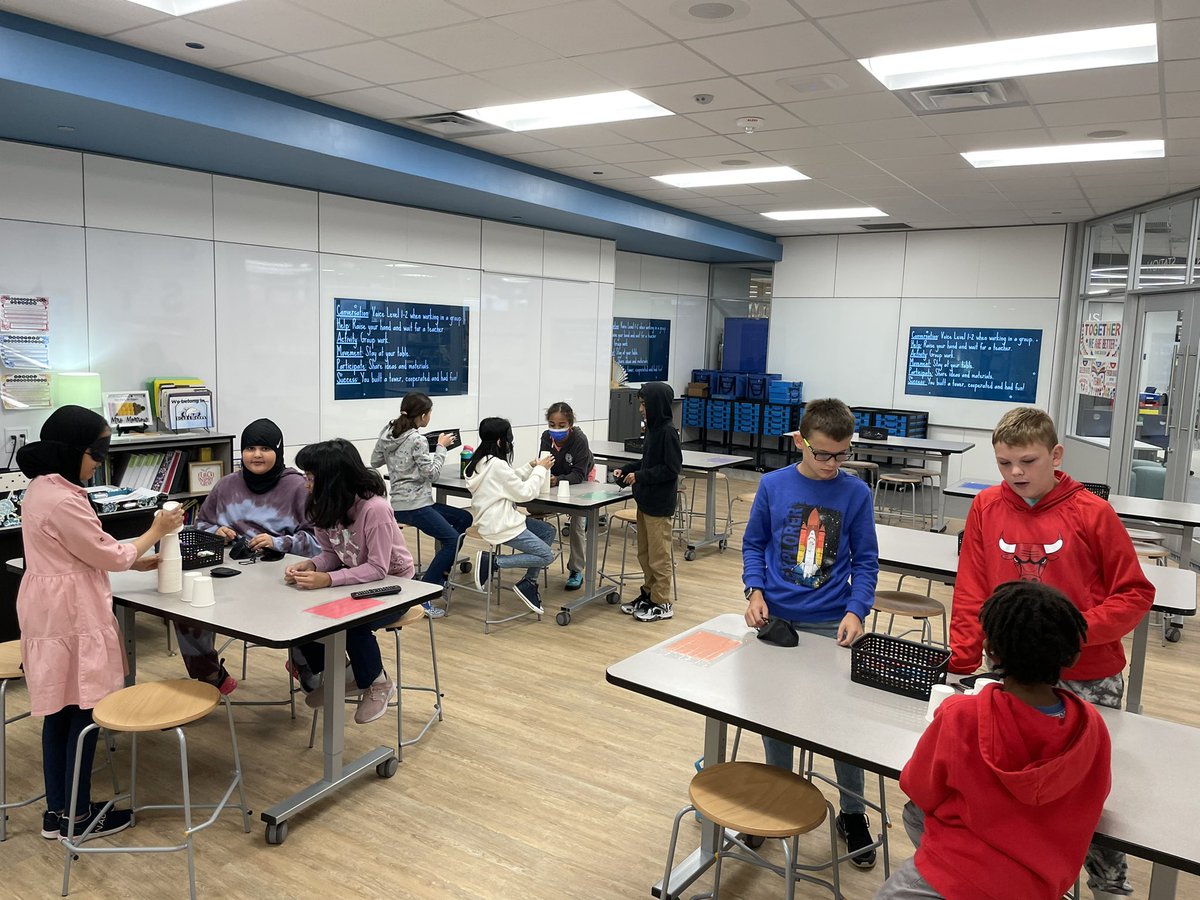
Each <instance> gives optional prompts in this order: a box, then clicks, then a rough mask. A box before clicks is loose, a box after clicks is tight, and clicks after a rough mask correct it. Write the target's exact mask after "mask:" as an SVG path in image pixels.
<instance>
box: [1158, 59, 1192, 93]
mask: <svg viewBox="0 0 1200 900" xmlns="http://www.w3.org/2000/svg"><path fill="white" fill-rule="evenodd" d="M1163 68H1164V70H1165V71H1166V77H1165V78H1164V79H1163V81H1164V85H1165V87H1166V89H1167V90H1168V91H1194V90H1195V89H1196V85H1198V84H1200V59H1185V60H1180V61H1178V62H1168V63H1164V64H1163Z"/></svg>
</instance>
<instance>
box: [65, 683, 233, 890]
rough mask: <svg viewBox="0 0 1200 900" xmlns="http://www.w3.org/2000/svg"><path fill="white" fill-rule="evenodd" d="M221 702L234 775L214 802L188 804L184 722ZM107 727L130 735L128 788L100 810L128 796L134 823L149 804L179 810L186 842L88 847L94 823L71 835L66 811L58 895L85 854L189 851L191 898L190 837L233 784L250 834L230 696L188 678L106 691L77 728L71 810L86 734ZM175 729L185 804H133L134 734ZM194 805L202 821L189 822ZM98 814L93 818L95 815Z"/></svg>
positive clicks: (75, 801) (222, 805)
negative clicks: (202, 812) (204, 811)
mask: <svg viewBox="0 0 1200 900" xmlns="http://www.w3.org/2000/svg"><path fill="white" fill-rule="evenodd" d="M221 703H223V704H224V706H225V716H226V718H227V719H228V721H229V742H230V744H231V746H232V748H233V780H232V781H230V783H229V787H228V788H226V790H225V794H224V796H222V798H221V800H220V801H219V802H217V803H192V793H191V786H190V784H189V780H188V756H187V739H186V738H185V737H184V734H183V726H184V725H188V724H190V723H192V722H198V721H200V720H201V719H203V718H205V717H206V716H208V714H209V713H211V712H212V711H213V710H214V709H216V708H217V705H218V704H221ZM98 728H105V729H107V730H108V731H123V732H126V733H128V734H129V735H130V737H131V750H130V777H129V793H128V794H124V795H122V796H120V797H115V798H113V799H112V800H109V801H108V802H107V803H105V804H104V807H103V812H108V810H110V809H112V807H113V805H114V804H115V803H117V802H118V801H119V800H124V799H125V798H126V797H128V799H129V805H130V809H131V811H132V817H133V818H132V822H133V823H134V824H136V822H137V814H138V813H139V812H140V811H142V810H147V809H182V810H183V822H184V832H183V833H184V837H185V840H184V843H182V844H176V845H174V846H169V845H163V846H153V847H89V846H86V843H85V842H86V841H87V840H88V835H89V833H90V831H91V830H92V828H93V827H94V826H95V822H93V823H92V825H89V826H88V829H87V831H84V832H83V834H78V835H77V834H75V822H74V820H73V818H72V817H71V816H70V815H68V816H67V818H66V821H67V837H66V838H64V839H63V842H62V843H63V847H64V848H65V849H66V862H65V863H64V866H63V886H62V895H63V896H64V897H65V896H67V891H68V888H69V887H70V880H71V863H72V861H73V860H74V859H75V858H76V857H77V856H80V855H82V854H84V853H126V852H128V853H173V852H175V851H179V850H184V851H187V858H188V884H189V886H190V888H191V897H192V900H195V897H196V857H195V848H194V846H193V842H192V837H193V835H195V834H196V833H197V832H199V831H203V830H204V829H205V828H207V827H208V826H210V825H212V824H213V823H214V822H215V821H216V820H217V817H218V816H219V815H220V814H221V813H222V812H223V811H224V809H225V807H226V806H227V805H228V804H229V799H230V797H231V796H232V795H233V791H234V789H235V788H236V789H237V792H238V799H239V801H240V802H239V803H238V804H237V805H236V806H235V808H236V809H239V810H241V813H242V826H243V829H244V830H245V832H246V833H247V834H249V833H250V809H249V808H248V807H247V806H246V791H245V789H244V787H243V786H242V763H241V758H240V757H239V755H238V746H237V732H236V731H234V727H233V707H232V706H231V705H230V703H229V698H228V697H223V696H221V692H220V691H218V690H217V689H216V688H215V687H213V686H212V685H211V684H205V683H204V682H202V681H192V680H191V679H181V680H178V681H156V682H150V683H147V684H135V685H133V686H132V687H127V688H124V689H123V690H119V691H117V692H116V693H113V694H109V695H108V696H107V697H105V698H104V699H103V700H101V701H100V702H99V703H97V704H96V706H95V708H94V709H93V710H92V724H91V725H88V726H87V727H86V728H84V729H83V731H82V732H80V735H79V741H78V743H77V744H76V747H75V777H74V779H73V780H72V783H71V803H70V805H69V806H68V807H67V809H69V810H75V809H78V808H79V766H80V763H81V760H82V753H83V744H84V738H85V737H86V736H87V734H88V732H89V731H93V730H96V729H98ZM168 729H171V730H174V732H175V736H176V738H177V739H178V741H179V770H180V776H181V780H182V782H183V803H171V804H152V805H151V804H145V805H142V806H138V805H137V738H138V735H139V734H140V733H142V732H146V731H166V730H168ZM193 809H211V810H213V814H212V815H211V816H209V818H208V819H207V821H205V822H203V823H201V824H200V825H196V826H193V825H192V810H193ZM98 819H99V817H97V820H98Z"/></svg>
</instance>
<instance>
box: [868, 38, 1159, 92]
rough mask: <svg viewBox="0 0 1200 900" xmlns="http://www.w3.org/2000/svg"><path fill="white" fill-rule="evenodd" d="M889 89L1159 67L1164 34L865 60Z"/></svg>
mask: <svg viewBox="0 0 1200 900" xmlns="http://www.w3.org/2000/svg"><path fill="white" fill-rule="evenodd" d="M859 62H860V63H862V65H863V66H864V67H865V68H866V70H867V71H868V72H870V73H871V74H872V75H874V76H875V77H876V78H878V79H879V80H880V81H881V82H883V84H884V86H885V87H887V88H888V90H892V91H898V90H904V89H906V88H915V87H928V86H930V85H942V84H961V83H963V82H968V81H986V80H987V79H989V78H1010V77H1013V76H1017V75H1038V74H1042V73H1045V72H1072V71H1075V70H1078V69H1103V68H1106V67H1108V66H1131V65H1135V64H1137V63H1151V62H1158V30H1157V26H1155V25H1154V24H1153V23H1150V24H1148V25H1123V26H1121V27H1119V28H1096V29H1093V30H1091V31H1067V32H1063V33H1062V34H1041V35H1038V36H1036V37H1027V38H1016V39H1015V40H1009V41H989V42H987V43H985V44H962V45H960V46H958V47H942V48H940V49H938V50H918V51H915V52H912V53H894V54H891V55H889V56H872V57H869V58H868V59H860V60H859Z"/></svg>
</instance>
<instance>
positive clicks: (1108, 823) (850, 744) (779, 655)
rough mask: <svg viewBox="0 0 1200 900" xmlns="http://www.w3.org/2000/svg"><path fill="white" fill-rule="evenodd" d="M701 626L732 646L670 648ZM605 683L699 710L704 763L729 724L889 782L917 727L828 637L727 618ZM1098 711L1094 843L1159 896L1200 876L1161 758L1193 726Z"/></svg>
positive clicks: (1192, 784)
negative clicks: (759, 630) (1107, 783)
mask: <svg viewBox="0 0 1200 900" xmlns="http://www.w3.org/2000/svg"><path fill="white" fill-rule="evenodd" d="M700 632H703V633H704V634H702V635H701V637H703V638H709V637H711V638H713V639H715V640H716V642H718V643H720V644H725V645H726V646H727V647H729V648H730V649H727V650H725V652H724V653H723V654H722V653H720V650H719V649H710V652H709V653H708V654H707V655H702V654H701V653H699V652H697V650H698V649H699V648H697V649H690V648H684V647H681V646H678V645H679V643H680V641H681V639H682V638H685V637H687V636H694V635H696V634H697V633H700ZM673 645H675V647H674V649H673ZM607 680H608V681H609V682H610V683H611V684H614V685H616V686H618V687H621V688H625V689H627V690H630V691H634V692H635V693H639V694H643V695H645V696H648V697H653V698H654V699H656V700H661V701H663V702H664V703H668V704H670V705H672V706H678V707H681V708H683V709H687V710H691V711H692V712H696V713H699V714H700V715H702V716H704V717H705V726H704V765H705V767H708V766H713V765H716V764H717V763H720V762H723V761H724V760H725V755H726V749H725V748H726V731H727V727H728V726H729V725H733V726H736V727H740V728H746V729H749V730H751V731H754V732H758V733H760V734H767V735H770V736H771V737H774V738H778V739H779V740H783V741H787V742H789V743H792V744H795V745H797V746H800V747H803V748H805V749H808V750H811V751H813V752H814V753H817V754H820V755H821V756H827V757H832V758H834V759H840V760H845V761H847V762H850V763H853V764H854V765H858V766H862V767H863V768H864V769H867V770H869V771H871V772H875V773H878V774H879V775H882V776H884V777H887V778H898V777H899V774H900V770H901V769H902V768H903V767H904V764H905V763H906V762H908V759H909V757H911V756H912V752H913V749H914V748H915V747H916V744H917V740H918V739H919V738H920V736H921V734H922V732H923V731H924V729H925V727H926V723H925V710H926V703H925V701H923V700H913V699H910V698H907V697H901V696H899V695H897V694H891V693H888V692H886V691H882V690H878V689H876V688H873V687H870V686H869V685H863V684H856V683H854V682H852V681H851V680H850V651H849V650H847V649H845V648H843V647H839V646H838V645H837V644H836V642H834V641H832V640H830V639H829V638H823V637H819V636H817V635H812V634H801V635H800V645H799V647H797V648H785V647H777V646H774V645H770V644H766V643H764V642H762V641H760V640H758V639H757V638H756V637H755V632H754V631H753V630H751V629H749V628H747V627H746V624H745V622H744V621H743V619H742V617H741V616H740V615H737V614H734V613H727V614H725V615H721V616H717V617H716V618H713V619H710V620H709V621H707V622H705V623H703V624H701V625H698V626H696V627H695V628H692V629H690V630H688V631H686V632H684V633H683V634H680V635H676V636H674V637H671V638H668V639H667V640H665V641H663V642H661V643H659V644H656V645H655V646H653V647H650V648H649V649H647V650H643V651H642V652H641V653H638V654H636V655H634V656H631V657H629V658H628V659H625V660H623V661H621V662H619V663H616V664H614V665H612V666H610V667H609V668H608V672H607ZM773 688H774V689H773ZM1099 712H1100V715H1101V716H1103V718H1104V720H1105V723H1106V724H1107V725H1108V730H1109V734H1110V735H1111V737H1112V751H1113V752H1112V790H1111V792H1110V793H1109V796H1108V799H1107V801H1106V802H1105V804H1104V813H1103V814H1102V815H1101V817H1100V823H1099V824H1098V825H1097V827H1096V834H1095V840H1096V841H1097V842H1098V843H1100V844H1103V845H1106V846H1110V847H1114V848H1116V849H1119V850H1124V851H1125V852H1126V853H1129V854H1132V855H1134V856H1138V857H1141V858H1143V859H1147V860H1149V861H1150V862H1151V863H1152V864H1153V872H1152V875H1151V883H1150V894H1149V896H1150V898H1151V900H1168V898H1171V897H1174V895H1175V882H1176V876H1177V872H1178V871H1184V872H1191V873H1194V874H1200V782H1196V781H1192V780H1190V779H1172V778H1164V777H1163V776H1162V771H1161V767H1162V761H1163V760H1164V759H1174V760H1188V759H1197V758H1200V729H1197V728H1191V727H1188V726H1186V725H1178V724H1175V723H1172V722H1165V721H1162V720H1160V719H1153V718H1150V717H1148V716H1135V715H1131V714H1129V713H1126V712H1122V711H1120V710H1112V709H1103V708H1101V709H1099ZM647 777H655V776H654V774H653V773H650V774H648V775H647ZM717 840H718V830H717V828H716V826H714V825H712V824H711V823H708V822H705V823H704V826H703V828H702V830H701V846H699V847H697V848H696V850H695V851H694V852H693V853H692V854H691V855H690V856H688V857H687V858H686V859H685V860H683V862H681V863H680V864H679V865H678V866H676V868H675V870H674V874H673V875H672V880H671V893H672V896H673V897H675V896H679V895H680V894H682V893H683V891H684V889H685V888H686V887H687V886H688V885H689V884H691V883H692V882H693V881H694V880H695V879H696V878H697V877H698V876H699V875H700V874H702V873H703V872H704V870H705V869H706V868H708V866H710V865H711V864H712V862H713V854H714V852H715V851H716V849H717ZM660 888H661V882H659V884H658V885H656V886H655V887H654V888H652V890H651V893H652V894H654V895H655V896H659V895H660Z"/></svg>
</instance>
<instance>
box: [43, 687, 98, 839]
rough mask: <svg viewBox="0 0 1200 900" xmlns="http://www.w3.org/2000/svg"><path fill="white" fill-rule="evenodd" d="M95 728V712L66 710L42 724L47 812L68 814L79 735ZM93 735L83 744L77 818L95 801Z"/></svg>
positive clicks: (69, 707)
mask: <svg viewBox="0 0 1200 900" xmlns="http://www.w3.org/2000/svg"><path fill="white" fill-rule="evenodd" d="M91 724H92V711H91V710H90V709H80V708H79V707H78V706H64V707H63V708H62V709H60V710H59V711H58V712H56V713H53V714H51V715H49V716H46V719H45V721H44V722H43V723H42V775H43V777H44V778H45V779H46V808H47V809H49V810H50V811H51V812H65V811H66V809H67V804H68V803H70V802H71V780H72V779H73V778H74V777H75V745H76V744H77V743H78V741H79V733H80V732H81V731H83V729H85V728H87V726H89V725H91ZM99 734H100V732H99V731H98V730H97V731H92V732H89V733H88V736H87V737H86V738H85V739H84V742H83V760H82V762H81V763H80V768H79V802H78V803H77V805H76V807H75V815H76V816H82V815H83V814H84V813H86V812H88V808H89V804H90V803H91V798H92V761H93V760H94V759H95V756H96V738H97V737H98V736H99Z"/></svg>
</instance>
